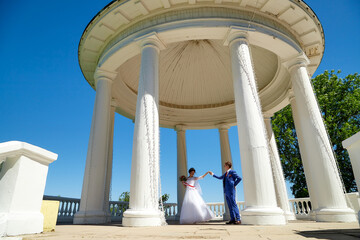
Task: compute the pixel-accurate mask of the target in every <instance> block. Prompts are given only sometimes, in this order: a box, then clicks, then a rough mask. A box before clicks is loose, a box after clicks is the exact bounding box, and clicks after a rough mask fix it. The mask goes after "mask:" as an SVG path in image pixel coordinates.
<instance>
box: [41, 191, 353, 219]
mask: <svg viewBox="0 0 360 240" xmlns="http://www.w3.org/2000/svg"><path fill="white" fill-rule="evenodd" d="M358 197H359V193H348V194H346V199H347V201H348V203H349V206H350V207H351V208H353V209H354V210H355V211H359V210H360V206H359V201H358ZM43 199H44V200H56V201H59V202H60V205H59V213H58V220H57V223H72V221H73V218H74V214H75V213H76V212H77V211H79V206H80V199H78V198H67V197H56V196H47V195H44V198H43ZM289 202H290V207H291V211H292V212H294V213H295V216H296V219H297V220H311V212H312V206H311V201H310V198H295V199H290V200H289ZM207 205H208V206H209V208H210V210H211V211H212V212H213V213H214V215H215V217H214V219H213V220H222V218H223V214H224V213H225V206H224V203H223V202H215V203H207ZM237 205H238V207H239V209H240V211H242V210H243V209H244V207H245V202H244V201H241V202H237ZM128 207H129V203H128V202H121V201H110V202H109V208H110V214H111V221H112V222H121V220H122V217H123V213H124V212H125V210H126V209H128ZM164 211H165V217H166V219H167V220H175V216H176V214H177V211H178V209H177V204H176V203H164Z"/></svg>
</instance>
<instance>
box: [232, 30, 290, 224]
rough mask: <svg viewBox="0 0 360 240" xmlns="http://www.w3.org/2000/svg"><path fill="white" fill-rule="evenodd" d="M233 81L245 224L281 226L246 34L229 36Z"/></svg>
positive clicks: (242, 214) (281, 216)
mask: <svg viewBox="0 0 360 240" xmlns="http://www.w3.org/2000/svg"><path fill="white" fill-rule="evenodd" d="M228 41H229V45H230V55H231V63H232V74H233V81H234V96H235V108H236V118H237V126H238V132H239V144H240V155H241V166H242V173H243V184H244V196H245V206H246V207H245V209H244V210H243V211H242V212H241V216H242V222H243V223H244V224H258V225H283V224H285V223H286V220H285V217H284V212H283V211H282V210H281V209H280V208H279V207H277V203H276V197H275V189H274V184H273V176H272V171H271V165H270V157H269V150H268V144H267V140H266V131H265V126H264V120H263V117H262V112H261V107H260V100H259V96H258V93H257V88H256V82H255V77H254V71H253V66H252V62H251V56H250V50H249V45H248V40H247V35H246V33H243V32H240V31H236V30H235V31H234V32H233V33H230V34H229V36H228Z"/></svg>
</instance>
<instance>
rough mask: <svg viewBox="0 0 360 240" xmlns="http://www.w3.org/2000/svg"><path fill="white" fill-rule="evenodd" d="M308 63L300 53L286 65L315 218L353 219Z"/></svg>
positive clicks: (325, 219) (345, 220)
mask: <svg viewBox="0 0 360 240" xmlns="http://www.w3.org/2000/svg"><path fill="white" fill-rule="evenodd" d="M307 63H308V60H307V58H306V57H305V56H299V57H298V58H295V59H294V60H292V61H290V62H289V63H288V66H289V71H290V74H291V81H292V86H293V91H294V96H295V99H296V108H295V111H297V116H298V117H299V123H300V125H301V131H302V133H301V134H302V136H303V144H302V146H303V147H305V148H306V153H307V155H308V156H307V157H306V158H304V159H303V161H308V162H307V163H306V165H307V166H309V174H310V175H311V177H310V180H311V182H308V186H309V185H311V188H312V189H313V191H312V193H313V194H314V196H313V197H315V199H316V202H317V209H315V213H316V221H321V222H355V221H356V217H355V213H354V211H353V210H352V209H350V208H348V206H347V203H346V199H345V194H344V192H343V188H342V184H341V179H340V175H339V172H338V168H337V165H336V162H335V158H334V154H333V152H332V149H331V145H330V141H329V139H328V135H327V132H326V129H325V125H324V123H323V120H322V117H321V113H320V110H319V106H318V104H317V101H316V98H315V94H314V92H313V89H312V86H311V82H310V79H309V76H308V73H307V69H306V64H307ZM304 165H305V164H304Z"/></svg>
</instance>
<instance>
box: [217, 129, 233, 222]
mask: <svg viewBox="0 0 360 240" xmlns="http://www.w3.org/2000/svg"><path fill="white" fill-rule="evenodd" d="M218 129H219V136H220V149H221V172H222V173H225V172H226V169H225V163H226V162H231V163H232V157H231V150H230V142H229V126H227V125H220V126H219V128H218ZM224 206H225V213H224V215H223V220H224V221H228V220H230V212H229V207H228V204H227V201H226V197H225V194H224Z"/></svg>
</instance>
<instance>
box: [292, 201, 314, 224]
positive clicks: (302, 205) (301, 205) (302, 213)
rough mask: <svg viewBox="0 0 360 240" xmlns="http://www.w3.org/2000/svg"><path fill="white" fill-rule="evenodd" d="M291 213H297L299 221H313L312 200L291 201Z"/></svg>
mask: <svg viewBox="0 0 360 240" xmlns="http://www.w3.org/2000/svg"><path fill="white" fill-rule="evenodd" d="M289 202H290V207H291V211H292V212H294V213H295V217H296V219H298V220H310V219H311V216H310V214H311V210H312V208H311V201H310V198H295V199H289Z"/></svg>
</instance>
